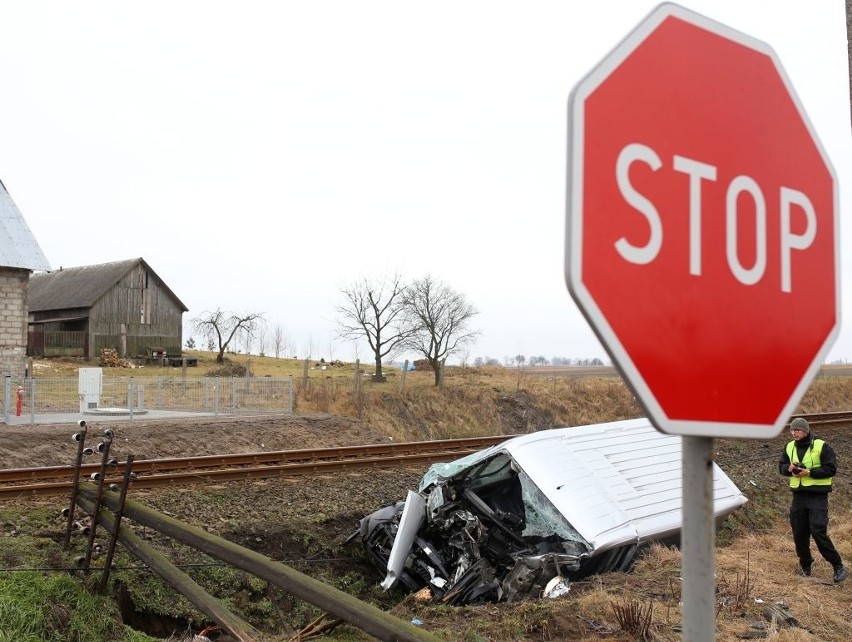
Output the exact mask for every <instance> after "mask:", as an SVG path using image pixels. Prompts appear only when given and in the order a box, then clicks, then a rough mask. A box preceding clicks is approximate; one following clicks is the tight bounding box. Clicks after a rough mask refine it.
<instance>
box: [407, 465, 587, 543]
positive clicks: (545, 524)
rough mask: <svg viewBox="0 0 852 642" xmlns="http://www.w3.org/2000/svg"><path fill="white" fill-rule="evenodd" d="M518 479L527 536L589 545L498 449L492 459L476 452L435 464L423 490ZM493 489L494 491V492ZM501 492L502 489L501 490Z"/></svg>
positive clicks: (471, 486) (498, 482)
mask: <svg viewBox="0 0 852 642" xmlns="http://www.w3.org/2000/svg"><path fill="white" fill-rule="evenodd" d="M516 479H517V482H520V486H521V500H522V502H523V510H524V513H525V514H524V515H523V516H522V517H523V519H524V522H525V527H524V530H523V533H522V534H523V536H524V537H549V536H551V535H556V536H557V537H558V538H559V539H562V540H565V541H570V542H581V543H583V544H588V542H586V541H585V540H584V539H583V537H582V536H581V535H580V534H579V533H578V532H577V531H576V530H575V529H574V527H573V526H571V523H570V522H569V521H568V520H567V519H566V518H565V516H564V515H562V513H560V512H559V511H558V510H557V509H556V507H555V506H554V505H553V504H552V503H551V501H550V500H549V499H548V498H547V497H546V496H545V495H544V493H543V492H542V491H541V489H540V488H539V487H538V486H536V484H535V483H534V482H533V481H532V480H531V479H530V478H529V476H528V475H527V474H526V473H525V472H524V471H523V470H521V468H520V466H518V465H517V464H516V463H515V461H514V460H513V459H512V458H511V457H510V456H509V455H508V454H507V453H505V452H499V453H497V454H496V455H495V456H494V457H492V458H491V459H483V458H482V453H481V452H479V453H474V454H472V455H468V456H467V457H462V458H461V459H457V460H455V461H452V462H449V463H445V464H435V465H433V466H432V467H431V468H429V470H428V471H427V472H426V474H425V475H424V476H423V480H422V481H421V482H420V491H421V492H423V491H424V490H425V489H428V488H429V487H430V486H433V485H434V486H438V487H440V486H443V485H447V484H455V483H463V484H464V486H466V487H468V488H472V489H478V488H483V487H488V488H494V487H495V486H497V487H499V486H500V485H502V484H506V485H508V484H510V483H512V482H514V481H515V480H516ZM492 492H493V491H492ZM498 492H499V491H498Z"/></svg>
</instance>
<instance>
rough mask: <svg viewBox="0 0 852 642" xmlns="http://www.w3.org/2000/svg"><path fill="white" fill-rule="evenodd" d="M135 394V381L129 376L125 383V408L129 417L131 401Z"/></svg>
mask: <svg viewBox="0 0 852 642" xmlns="http://www.w3.org/2000/svg"><path fill="white" fill-rule="evenodd" d="M135 395H136V382H135V381H133V377H130V381H129V382H128V383H127V408H128V409H129V411H130V419H131V420H132V419H133V401H134V396H135Z"/></svg>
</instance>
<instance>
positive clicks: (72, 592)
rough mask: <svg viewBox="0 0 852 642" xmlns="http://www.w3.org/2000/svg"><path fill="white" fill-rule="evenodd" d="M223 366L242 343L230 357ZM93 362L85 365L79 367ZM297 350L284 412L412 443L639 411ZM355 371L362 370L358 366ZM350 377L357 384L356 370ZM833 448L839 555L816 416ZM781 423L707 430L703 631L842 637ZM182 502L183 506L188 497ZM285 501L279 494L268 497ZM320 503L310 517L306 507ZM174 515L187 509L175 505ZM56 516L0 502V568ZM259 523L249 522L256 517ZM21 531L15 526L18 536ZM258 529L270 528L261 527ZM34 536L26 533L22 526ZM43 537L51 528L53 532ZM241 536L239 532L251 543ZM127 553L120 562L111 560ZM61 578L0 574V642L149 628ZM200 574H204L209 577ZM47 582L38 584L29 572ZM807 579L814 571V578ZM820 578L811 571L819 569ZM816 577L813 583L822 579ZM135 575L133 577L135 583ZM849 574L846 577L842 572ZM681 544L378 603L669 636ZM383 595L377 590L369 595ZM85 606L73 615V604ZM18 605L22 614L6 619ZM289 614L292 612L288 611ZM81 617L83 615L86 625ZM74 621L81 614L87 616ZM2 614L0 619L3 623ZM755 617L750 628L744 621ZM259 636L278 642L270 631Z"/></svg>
mask: <svg viewBox="0 0 852 642" xmlns="http://www.w3.org/2000/svg"><path fill="white" fill-rule="evenodd" d="M194 356H197V357H198V359H199V365H198V367H197V368H190V369H187V370H188V372H187V374H188V376H203V375H205V374H209V373H211V372H215V370H216V367H217V366H216V364H215V363H214V362H213V355H211V354H210V353H204V352H198V353H195V354H194ZM230 358H232V359H234V361H236V362H237V363H243V362H245V361H247V358H246V357H245V356H243V355H236V356H231V357H230ZM80 365H81V364H80V363H79V362H74V361H60V362H57V361H45V362H38V366H39V367H38V368H36V373H37V376H42V374H44V376H71V375H72V374H73V373H74V371H75V370H76V368H78V367H80ZM88 365H93V364H88ZM322 365H323V364H318V363H315V362H311V363H309V364H308V377H309V379H310V380H311V385H309V386H308V387H306V388H305V389H302V390H300V393H299V399H298V403H297V412H298V413H302V414H307V413H313V412H318V411H319V412H328V413H331V414H335V415H345V416H348V417H356V416H359V417H360V418H361V419H362V420H363V421H365V422H367V423H369V425H370V426H371V427H373V428H374V429H375V430H377V431H379V432H381V433H382V434H384V435H386V436H389V437H392V438H393V439H395V440H398V441H399V440H419V439H430V438H444V437H458V436H463V435H488V434H514V433H521V432H529V431H532V430H538V429H544V428H549V427H555V426H563V425H582V424H588V423H596V422H601V421H610V420H616V419H622V418H629V417H636V416H639V415H641V414H642V410H641V408H640V407H639V405H638V404H637V403H636V401H635V399H634V398H633V395H632V394H631V392H630V391H629V390H628V389H627V388H626V387H625V386H624V385H623V384H622V383H621V381H620V379H618V378H615V377H603V378H586V379H573V378H568V377H559V376H555V375H554V376H550V375H548V376H531V375H530V374H529V372H524V371H517V370H511V369H504V368H488V369H473V368H469V369H463V368H451V369H448V371H447V376H446V379H445V382H444V385H442V386H441V387H439V388H436V387H435V386H433V385H432V384H433V381H434V380H433V377H432V373H431V372H410V373H406V378H405V385H404V386H402V385H401V383H402V377H401V373H400V372H399V371H398V370H396V371H393V370H389V371H387V372H386V374H387V375H388V381H387V382H386V383H383V384H372V383H370V379H369V378H368V377H366V376H365V375H364V374H361V373H359V374H358V375H357V377H356V370H355V367H354V364H342V365H333V366H332V365H330V364H326V365H327V367H326V369H325V370H322V369H321V366H322ZM362 368H363V370H364V371H365V372H367V373H369V372H371V368H369V367H363V366H362ZM143 370H144V371H145V374H149V373H153V374H159V373H168V374H169V376H174V371H175V370H176V369H173V368H165V369H158V368H145V369H143ZM252 370H253V372H254V374H255V375H256V376H264V375H266V374H269V375H270V376H293V377H294V378H297V379H300V378H301V377H302V376H303V375H304V362H301V361H294V360H283V359H282V360H279V359H272V358H257V357H252ZM113 373H114V374H120V375H133V376H142V375H141V373H140V370H139V369H138V368H111V369H110V371H109V372H108V373H106V375H105V376H110V375H112V374H113ZM356 378H357V379H358V380H359V381H361V382H362V385H361V386H360V387H359V388H358V389H357V390H356V387H355V385H354V381H355V379H356ZM850 399H852V377H846V376H842V377H821V378H819V379H817V380H816V381H814V382H813V384H812V385H811V387H810V389H809V390H808V392H807V393H806V395H805V397H804V398H803V400H802V402H801V404H800V406H799V408H798V409H797V410H798V412H830V411H840V410H849V409H850V408H849V406H850V401H849V400H850ZM823 435H824V436H826V437H827V438H828V440H829V442H830V443H832V445H834V447H835V449H836V450H837V452H838V459H839V463H840V468H841V471H840V474H839V475H838V477H837V479H836V484H835V486H836V489H835V490H836V492H834V493H833V496H832V500H831V501H832V523H831V534H832V536H833V537H834V541H835V543H836V545H837V546H838V548H839V550H840V552H841V554H842V555H843V556H844V558H845V559H847V560H849V561H852V497H850V473H849V471H850V466H852V463H850V460H849V456H848V453H849V452H850V451H852V435H850V434H849V431H848V429H847V427H845V426H838V427H832V428H830V429H829V428H827V429H826V432H824V433H823ZM786 439H787V436H786V435H780V436H778V437H776V438H773V439H770V440H765V441H760V440H735V439H724V440H722V439H718V440H715V459H716V461H717V462H718V463H719V464H720V465H721V466H722V468H723V469H724V470H725V471H726V472H727V473H728V474H729V475H730V476H731V478H732V479H733V480H734V481H735V483H736V484H737V485H738V486H739V487H740V488H741V489H742V490H743V492H744V493H746V494H747V496H748V497H749V502H748V503H747V504H746V505H745V506H744V507H743V508H742V509H740V510H739V511H737V512H736V513H735V514H734V515H733V516H732V517H731V518H729V519H728V520H727V521H726V522H725V524H724V526H723V527H722V528H721V529H720V531H719V533H718V538H717V544H718V548H717V557H716V578H717V602H718V605H717V613H718V614H717V618H716V624H717V636H716V639H718V640H731V641H733V640H738V639H742V636H743V635H745V634H750V635H760V636H762V637H764V638H765V639H768V640H775V641H779V642H788V641H789V642H792V641H793V640H795V641H796V642H808V641H811V640H813V641H816V640H829V641H835V640H836V641H840V640H847V639H849V636H848V631H849V628H850V626H852V584H849V583H848V582H847V584H849V586H846V585H842V586H834V585H832V584H831V582H830V569H829V568H828V567H827V565H826V564H825V563H824V562H823V561H822V560H818V561H817V563H816V564H815V571H816V575H817V578H816V579H815V580H807V581H804V580H801V579H798V578H796V576H795V569H796V559H795V555H794V553H793V550H792V542H791V539H790V536H789V526H788V525H787V523H786V506H787V504H788V501H789V493H788V491H787V490H786V488H785V486H784V483H783V480H782V479H780V477H779V475H778V474H777V471H776V470H775V466H776V461H777V458H778V455H779V453H780V450H781V448H782V446H783V443H784V441H785V440H786ZM173 495H175V498H174V505H173V509H171V510H173V511H177V510H179V509H181V510H187V509H186V508H185V506H187V505H192V508H193V510H192V512H191V513H190V515H191V517H190V518H189V519H192V520H198V521H199V523H200V524H207V525H208V526H210V527H213V525H220V524H231V523H240V524H242V525H243V526H244V527H245V528H246V529H249V528H255V525H254V524H253V523H252V522H251V520H250V518H249V517H248V516H247V515H245V514H243V511H242V509H241V507H240V506H239V505H234V504H228V503H227V502H226V499H227V498H228V497H229V494H228V493H226V492H224V491H222V490H221V489H218V490H217V489H210V490H209V491H208V490H205V491H203V492H202V491H196V492H193V493H192V494H186V495H183V494H181V493H179V492H177V491H175V492H174V493H173ZM190 498H192V501H191V502H190V501H189V499H190ZM286 500H287V497H286V496H282V501H286ZM312 513H316V514H311V515H308V516H306V517H305V521H304V522H301V521H296V520H294V521H292V522H291V523H288V524H287V526H288V528H289V529H291V531H292V532H299V533H301V534H302V537H304V538H305V540H306V541H308V540H310V541H311V542H312V543H313V544H314V545H316V546H320V545H321V546H323V547H327V548H328V550H332V551H335V552H339V553H341V554H344V553H343V552H342V551H341V550H340V549H339V543H336V542H327V543H322V542H321V539H320V538H322V537H323V532H324V529H326V528H327V526H326V524H327V521H326V520H328V519H332V518H334V517H335V516H334V515H331V514H328V515H322V513H323V511H322V510H319V509H316V510H313V511H312ZM317 514H318V515H317ZM185 518H186V517H185ZM58 523H59V522H58V519H57V515H56V511H55V507H47V506H43V505H39V504H38V503H35V504H34V505H20V506H8V505H0V525H2V530H0V564H2V566H3V567H5V568H7V569H8V568H15V567H23V566H32V567H34V568H38V567H39V566H44V565H53V566H58V565H62V564H65V563H69V561H68V560H64V559H61V556H59V555H58V554H57V552H56V551H57V550H58V544H57V543H56V541H55V536H53V535H51V534H55V532H56V531H57V528H58V527H57V524H58ZM258 528H260V527H258ZM23 532H26V533H27V535H26V536H23V535H22V533H23ZM259 533H260V534H263V535H264V537H267V536H268V535H269V533H268V532H264V531H259ZM30 534H34V535H30ZM51 537H53V539H51ZM253 538H254V535H252V539H253ZM125 561H126V559H125ZM199 573H201V574H202V575H204V576H205V577H207V579H208V580H209V582H211V583H212V585H213V586H216V587H218V588H216V589H213V592H216V593H217V594H218V593H219V592H221V594H222V595H227V596H230V597H228V600H229V603H232V604H233V605H234V606H235V608H237V609H238V610H239V611H240V613H242V614H243V615H244V616H245V617H247V618H249V619H251V620H252V621H253V622H264V621H265V620H266V619H268V618H269V617H270V614H269V608H270V606H269V603H268V601H264V594H263V591H262V590H261V589H262V587H260V588H259V587H258V586H255V585H253V584H251V582H250V581H249V580H247V579H246V578H243V577H242V576H239V577H238V576H233V575H232V574H223V573H220V572H218V571H214V570H211V571H209V573H208V572H205V571H199ZM72 575H73V574H68V575H61V576H56V575H51V574H42V573H40V572H38V571H32V572H27V573H12V572H6V573H0V642H6V641H7V640H16V641H18V640H25V641H27V642H30V641H31V642H35V641H37V640H57V642H59V641H64V640H105V641H115V642H118V641H123V642H143V641H146V640H150V638H148V637H147V636H144V635H142V634H140V633H138V632H136V631H134V630H133V629H130V628H129V627H126V626H124V625H122V624H121V623H120V621H119V619H118V618H117V611H116V606H115V601H114V600H113V599H112V598H111V597H110V598H108V597H104V596H98V595H96V594H95V593H94V592H92V591H82V587H85V586H88V587H89V588H92V584H93V581H94V579H97V578H86V577H72ZM208 576H209V577H208ZM39 578H42V579H43V578H48V580H49V581H46V582H44V581H39ZM820 578H821V580H820ZM323 579H326V580H327V581H329V582H332V583H336V584H337V585H338V586H340V588H344V589H345V590H348V591H350V592H352V593H353V594H356V595H359V596H360V597H362V598H364V599H370V600H373V599H377V598H376V591H375V586H374V585H373V583H372V581H371V579H370V580H365V579H364V578H361V579H360V580H359V579H358V575H357V573H354V572H346V573H338V574H333V573H332V574H330V575H329V576H328V577H324V578H323ZM827 579H828V580H829V581H828V582H827V583H825V582H824V581H825V580H827ZM821 581H822V582H823V583H821ZM146 582H147V580H146ZM850 582H852V580H850ZM680 583H681V577H680V552H679V551H678V550H676V549H671V548H665V547H655V548H652V549H650V550H649V551H648V552H647V554H646V555H645V556H644V557H643V558H642V559H641V560H640V561H639V562H638V563H637V565H636V567H635V569H634V570H633V571H632V572H631V573H628V574H623V573H614V574H606V575H601V576H597V577H595V578H593V579H592V580H591V581H589V582H585V583H582V584H580V585H577V586H575V587H573V589H572V591H571V593H570V594H569V595H568V596H567V597H565V598H562V599H559V600H553V601H551V600H536V601H529V602H525V603H520V604H498V605H487V606H479V607H463V608H448V607H436V606H428V605H423V604H420V603H417V602H416V601H415V600H413V599H411V598H404V599H400V601H399V602H398V603H396V604H393V605H390V606H389V607H388V608H391V609H392V610H393V611H394V612H395V613H396V614H397V615H399V616H400V617H402V618H404V619H406V620H411V619H415V618H416V619H420V620H422V621H423V622H427V623H428V624H429V630H431V631H433V632H435V633H436V634H437V635H439V637H441V638H443V639H446V640H449V641H453V642H455V641H456V640H462V641H465V642H490V641H497V640H500V641H504V640H505V641H517V642H521V641H524V642H544V641H546V640H566V639H571V640H574V639H584V640H617V641H625V642H626V641H628V640H655V641H657V642H675V641H677V640H680V639H681V637H682V636H681V632H680V630H679V626H680V623H681V607H682V605H681V604H680V597H681V588H680ZM142 588H143V589H144V591H146V595H147V596H148V597H147V600H148V604H149V606H150V608H151V609H155V612H158V613H161V614H162V617H163V620H164V621H169V620H168V618H169V617H171V616H172V615H174V616H175V617H177V618H180V617H181V608H182V606H181V604H180V602H178V601H175V600H174V599H173V598H174V596H173V593H171V592H170V591H168V590H166V591H163V588H162V584H161V583H158V582H156V581H151V582H150V584H146V585H145V586H144V587H142ZM381 599H384V600H387V599H388V597H387V596H386V595H385V596H382V597H381ZM773 605H774V606H776V607H778V608H781V606H780V605H784V606H785V607H787V608H789V610H790V613H791V614H792V615H793V616H794V617H795V618H797V619H798V621H799V625H798V626H794V627H784V626H782V625H781V624H779V623H777V622H775V623H772V622H771V621H769V620H767V617H766V615H765V613H764V612H765V610H766V609H767V607H769V606H773ZM77 612H80V613H83V614H89V615H85V616H84V617H83V618H78V617H76V616H75V615H74V613H77ZM19 614H23V615H19ZM297 615H299V617H301V615H300V614H297V613H294V614H293V617H296V616H297ZM84 620H85V621H84ZM86 621H88V622H90V623H89V624H87V623H86ZM13 623H14V624H13ZM758 626H763V627H764V628H763V629H757V628H753V627H758ZM269 639H270V640H276V641H278V640H282V641H283V640H285V639H288V638H287V637H284V638H281V637H277V638H276V637H273V636H271V637H270V638H269ZM317 639H324V640H350V641H351V640H366V639H367V638H366V637H365V636H363V635H362V634H360V633H359V632H357V631H355V630H353V629H351V628H343V629H340V630H338V631H337V632H336V633H333V634H331V635H329V636H326V637H324V638H317Z"/></svg>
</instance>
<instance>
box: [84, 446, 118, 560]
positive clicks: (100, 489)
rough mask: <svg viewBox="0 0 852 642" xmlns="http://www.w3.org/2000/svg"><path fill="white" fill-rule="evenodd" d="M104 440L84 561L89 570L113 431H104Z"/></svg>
mask: <svg viewBox="0 0 852 642" xmlns="http://www.w3.org/2000/svg"><path fill="white" fill-rule="evenodd" d="M103 435H104V439H103V441H102V442H101V443H99V444H98V452H100V453H103V457H101V468H100V470H99V471H98V472H97V473H94V475H97V477H94V480H95V481H96V482H97V483H98V490H97V494H96V495H95V510H94V512H93V513H92V526H91V529H90V530H89V542H88V544H87V545H86V558H85V560H84V561H83V569H84V570H86V571H88V570H89V563H90V562H91V561H92V547H93V546H94V545H95V531H96V530H97V527H98V511H99V510H100V509H101V498H102V497H103V494H104V478H105V477H106V467H107V462H108V461H109V447H110V444H112V430H104V433H103Z"/></svg>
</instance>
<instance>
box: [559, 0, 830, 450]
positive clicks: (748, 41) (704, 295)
mask: <svg viewBox="0 0 852 642" xmlns="http://www.w3.org/2000/svg"><path fill="white" fill-rule="evenodd" d="M569 135H570V149H569V173H568V211H567V239H566V281H567V283H568V287H569V290H570V291H571V294H572V296H573V297H574V300H575V301H576V302H577V304H578V306H579V307H580V309H581V310H582V311H583V313H584V314H585V316H586V318H587V319H588V320H589V323H590V325H591V326H592V328H593V329H594V330H595V332H596V333H597V335H598V337H599V338H600V339H601V342H602V343H603V344H604V346H605V347H606V349H607V351H608V352H609V354H610V355H611V356H612V359H613V361H614V362H615V363H616V365H618V367H619V369H620V370H621V372H622V374H623V376H624V377H625V379H626V380H627V382H628V383H629V384H630V385H631V386H632V388H633V389H634V390H635V391H636V393H637V396H638V397H639V399H640V401H641V402H642V403H643V405H644V406H645V408H646V410H647V412H648V414H649V416H650V417H651V418H652V419H653V420H654V422H655V424H656V425H657V426H658V428H660V429H661V430H664V431H665V432H670V433H675V434H688V435H706V436H737V437H760V438H766V437H770V436H774V435H775V434H777V433H778V432H779V431H780V430H781V428H782V427H783V425H784V422H785V421H786V419H787V418H788V416H789V414H791V413H792V412H793V411H794V410H795V407H796V405H797V404H798V401H799V400H800V399H801V396H802V394H804V392H805V390H806V389H807V387H808V385H809V384H810V381H811V380H812V378H813V376H814V374H815V373H816V372H817V371H818V369H819V367H820V366H821V364H822V362H823V360H824V358H825V356H826V354H827V353H828V350H829V349H830V347H831V344H832V342H833V341H834V338H835V337H836V334H837V332H838V329H839V322H840V320H839V309H840V308H839V293H840V284H839V280H838V269H837V265H838V260H839V254H838V248H837V243H838V239H837V204H836V179H835V176H834V170H833V168H832V167H831V163H830V162H829V160H828V158H827V156H826V154H825V152H824V150H823V148H822V145H821V144H820V142H819V139H818V138H817V136H816V134H815V132H814V130H813V127H812V125H811V123H810V121H809V120H808V117H807V115H806V113H805V111H804V109H803V108H802V106H801V104H800V102H799V99H798V97H797V96H796V94H795V92H794V91H793V89H792V86H791V85H790V83H789V81H788V79H787V77H786V74H785V73H784V71H783V68H782V66H781V63H780V61H779V60H778V59H777V56H776V55H775V53H774V51H772V49H771V48H770V47H769V46H768V45H766V44H764V43H762V42H759V41H757V40H754V39H752V38H750V37H748V36H745V35H743V34H740V33H738V32H735V31H733V30H731V29H729V28H727V27H723V26H721V25H718V24H717V23H715V22H713V21H710V20H708V19H706V18H704V17H702V16H698V15H697V14H694V13H692V12H690V11H688V10H685V9H683V8H681V7H677V6H675V5H663V6H662V7H661V8H660V9H658V10H657V11H655V12H654V13H652V14H651V16H649V18H648V19H647V20H646V21H645V22H643V23H642V24H641V25H640V26H639V27H638V28H637V29H636V30H635V31H634V32H633V33H631V34H630V35H629V36H628V37H627V38H626V39H625V40H624V41H623V42H622V43H621V45H619V46H618V47H617V48H616V49H615V50H614V51H613V52H612V53H611V54H610V55H609V56H607V58H605V59H604V61H602V62H601V64H600V65H599V66H598V67H596V68H595V69H594V70H593V71H592V72H591V73H590V74H589V75H588V76H586V77H585V78H584V79H583V80H582V81H580V83H579V84H578V85H577V86H576V87H575V89H574V91H573V92H572V96H571V103H570V108H569Z"/></svg>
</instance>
